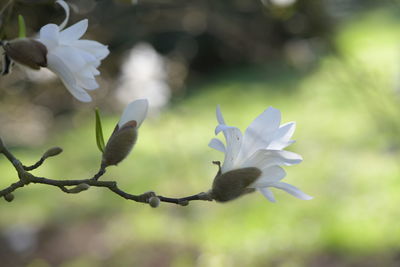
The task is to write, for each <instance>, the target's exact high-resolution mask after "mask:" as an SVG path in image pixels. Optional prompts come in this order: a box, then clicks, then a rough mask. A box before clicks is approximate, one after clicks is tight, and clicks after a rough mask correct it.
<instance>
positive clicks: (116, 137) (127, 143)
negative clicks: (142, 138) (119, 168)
mask: <svg viewBox="0 0 400 267" xmlns="http://www.w3.org/2000/svg"><path fill="white" fill-rule="evenodd" d="M136 126H137V123H136V121H129V122H127V123H125V124H124V125H123V126H122V127H121V128H120V129H119V127H118V125H117V126H116V128H115V130H114V132H113V133H112V135H111V137H110V139H108V142H107V145H106V147H105V148H104V153H103V159H102V165H103V166H104V167H107V166H110V165H117V164H118V163H120V162H121V161H122V160H124V159H125V158H126V156H128V155H129V153H130V152H131V150H132V148H133V146H134V145H135V143H136V140H137V135H138V132H137V127H136Z"/></svg>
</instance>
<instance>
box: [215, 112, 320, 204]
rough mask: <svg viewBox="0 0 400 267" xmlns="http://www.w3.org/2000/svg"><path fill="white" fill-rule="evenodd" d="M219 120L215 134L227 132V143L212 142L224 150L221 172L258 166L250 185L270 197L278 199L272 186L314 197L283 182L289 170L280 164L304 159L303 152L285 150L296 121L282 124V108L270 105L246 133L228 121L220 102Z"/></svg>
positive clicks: (269, 198)
mask: <svg viewBox="0 0 400 267" xmlns="http://www.w3.org/2000/svg"><path fill="white" fill-rule="evenodd" d="M217 120H218V123H219V124H218V126H217V127H216V129H215V134H218V133H219V132H221V131H222V132H223V133H224V136H225V139H226V147H225V145H224V144H223V143H222V142H221V141H220V140H219V139H216V138H213V139H212V140H211V142H210V143H209V146H210V147H211V148H214V149H216V150H218V151H221V152H223V153H225V159H224V163H223V165H222V167H221V170H220V172H221V173H220V174H221V175H223V174H224V173H227V172H230V171H234V170H245V168H256V170H257V171H258V170H259V171H261V174H260V175H259V176H258V178H257V179H256V180H255V181H254V182H253V183H251V184H250V185H249V186H248V187H247V188H249V189H258V190H259V191H260V192H261V193H262V194H263V195H264V196H265V197H266V198H267V199H268V200H269V201H271V202H275V201H276V200H275V198H274V195H273V193H272V191H271V190H270V189H269V187H275V188H278V189H282V190H284V191H286V192H288V193H289V194H291V195H293V196H295V197H297V198H300V199H304V200H308V199H312V197H311V196H309V195H307V194H305V193H303V192H302V191H300V189H298V188H296V187H295V186H293V185H290V184H287V183H284V182H281V180H282V179H283V178H284V177H285V176H286V173H285V171H284V170H283V169H282V168H281V167H280V166H279V165H286V166H289V165H293V164H299V163H300V162H301V161H302V157H301V156H300V155H298V154H295V153H293V152H289V151H285V150H283V149H284V148H285V147H287V146H289V145H290V144H292V143H293V142H294V141H291V140H290V138H291V137H292V135H293V133H294V130H295V123H294V122H289V123H286V124H283V125H281V126H280V121H281V114H280V111H279V110H277V109H275V108H272V107H269V108H268V109H266V110H265V111H264V112H263V113H261V114H260V115H259V116H258V117H257V118H256V119H255V120H254V121H253V122H252V123H251V124H250V126H249V127H247V129H246V131H245V133H244V136H243V135H242V133H241V131H240V130H239V129H238V128H236V127H232V126H227V125H226V124H225V121H224V118H223V117H222V113H221V110H220V108H219V106H218V107H217Z"/></svg>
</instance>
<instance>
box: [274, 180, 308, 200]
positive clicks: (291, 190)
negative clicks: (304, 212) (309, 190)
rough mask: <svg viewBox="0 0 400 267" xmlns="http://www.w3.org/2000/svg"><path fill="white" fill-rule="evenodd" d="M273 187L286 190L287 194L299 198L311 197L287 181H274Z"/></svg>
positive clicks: (306, 198)
mask: <svg viewBox="0 0 400 267" xmlns="http://www.w3.org/2000/svg"><path fill="white" fill-rule="evenodd" d="M272 186H273V187H276V188H279V189H282V190H284V191H286V192H288V193H289V194H291V195H293V196H295V197H297V198H299V199H303V200H310V199H313V197H312V196H309V195H307V194H306V193H304V192H303V191H301V190H300V189H298V188H297V187H295V186H293V185H291V184H287V183H283V182H278V183H275V184H274V185H272Z"/></svg>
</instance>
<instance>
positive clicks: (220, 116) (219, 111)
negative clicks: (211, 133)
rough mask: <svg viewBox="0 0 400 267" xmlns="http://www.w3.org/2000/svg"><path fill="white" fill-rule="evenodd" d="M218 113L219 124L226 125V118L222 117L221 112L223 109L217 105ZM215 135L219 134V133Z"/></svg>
mask: <svg viewBox="0 0 400 267" xmlns="http://www.w3.org/2000/svg"><path fill="white" fill-rule="evenodd" d="M216 113H217V121H218V123H219V124H225V120H224V117H223V116H222V112H221V107H220V106H219V105H217V110H216ZM215 134H217V132H216V133H215Z"/></svg>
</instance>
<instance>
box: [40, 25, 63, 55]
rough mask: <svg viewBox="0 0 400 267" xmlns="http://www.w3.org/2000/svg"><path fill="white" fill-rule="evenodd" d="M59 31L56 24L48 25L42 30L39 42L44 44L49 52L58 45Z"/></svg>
mask: <svg viewBox="0 0 400 267" xmlns="http://www.w3.org/2000/svg"><path fill="white" fill-rule="evenodd" d="M58 39H59V29H58V26H57V25H56V24H47V25H44V26H43V27H42V28H40V32H39V39H38V41H39V42H41V43H43V44H44V45H45V46H46V47H47V50H51V49H53V48H54V47H56V46H57V45H58Z"/></svg>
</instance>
